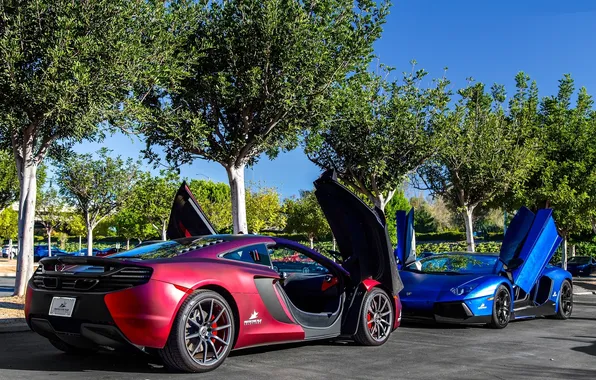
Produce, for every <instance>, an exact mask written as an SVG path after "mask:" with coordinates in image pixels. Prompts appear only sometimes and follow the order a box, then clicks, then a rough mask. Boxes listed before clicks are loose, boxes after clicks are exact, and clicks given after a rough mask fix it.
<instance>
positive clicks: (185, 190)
mask: <svg viewBox="0 0 596 380" xmlns="http://www.w3.org/2000/svg"><path fill="white" fill-rule="evenodd" d="M216 233H217V232H216V231H215V228H214V227H213V225H212V224H211V222H210V221H209V219H207V216H206V215H205V213H204V212H203V209H202V208H201V206H199V203H198V202H197V200H196V199H195V197H194V196H193V195H192V193H191V191H190V189H189V187H188V185H187V184H186V182H183V183H182V185H181V186H180V188H179V189H178V192H177V193H176V196H175V197H174V204H173V205H172V211H171V212H170V221H169V223H168V230H167V235H168V239H178V238H183V237H189V236H202V235H215V234H216Z"/></svg>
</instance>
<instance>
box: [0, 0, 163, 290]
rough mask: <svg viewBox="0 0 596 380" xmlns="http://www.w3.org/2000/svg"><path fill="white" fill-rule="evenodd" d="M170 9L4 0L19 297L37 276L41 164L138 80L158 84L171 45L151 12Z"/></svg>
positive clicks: (2, 104) (91, 128)
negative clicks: (16, 203) (16, 182)
mask: <svg viewBox="0 0 596 380" xmlns="http://www.w3.org/2000/svg"><path fill="white" fill-rule="evenodd" d="M168 9H170V8H169V7H168V5H165V4H164V3H162V2H147V1H142V0H132V1H129V0H94V1H70V0H38V1H20V0H4V1H2V2H0V146H1V147H3V148H5V149H10V150H11V151H12V152H13V154H14V159H15V161H16V171H17V174H18V180H19V194H20V195H19V197H20V198H19V249H20V255H19V261H18V265H17V278H16V284H15V294H16V295H23V294H24V292H25V287H26V284H27V281H28V280H29V278H30V277H31V275H32V274H33V225H34V214H35V203H36V189H37V184H36V171H37V168H38V166H39V165H40V164H41V163H42V161H43V160H44V159H45V158H46V156H47V155H48V154H49V153H59V152H61V151H62V150H64V149H65V148H68V147H69V146H70V145H72V144H74V143H76V142H80V141H82V140H83V139H86V138H90V137H93V136H96V132H97V131H98V129H99V127H100V126H102V125H105V122H106V121H110V120H112V121H113V117H114V116H115V115H116V114H118V113H119V112H120V111H121V109H122V107H120V104H121V103H122V102H123V101H124V100H125V99H127V98H128V97H130V94H131V91H132V90H133V87H134V83H135V82H136V81H138V80H139V78H141V77H148V78H149V79H145V80H144V81H149V80H152V81H153V82H159V79H160V77H159V76H158V75H157V74H156V72H159V71H161V70H162V69H161V68H162V65H159V64H158V63H159V62H160V59H163V58H164V57H167V56H168V55H163V54H160V53H161V52H162V50H169V49H170V46H171V45H170V44H167V43H163V41H159V42H157V43H152V42H153V41H154V40H156V39H159V38H160V37H161V36H163V35H165V33H158V32H155V29H156V27H157V26H159V25H158V24H159V22H161V20H162V19H163V18H162V17H156V16H159V14H162V13H164V12H168ZM164 30H165V29H164ZM156 47H159V48H156ZM148 52H151V53H154V54H152V55H149V54H148ZM170 74H171V75H174V73H170Z"/></svg>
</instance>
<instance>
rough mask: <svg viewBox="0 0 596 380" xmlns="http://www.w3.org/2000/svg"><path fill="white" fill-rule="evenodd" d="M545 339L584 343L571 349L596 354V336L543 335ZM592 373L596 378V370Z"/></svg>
mask: <svg viewBox="0 0 596 380" xmlns="http://www.w3.org/2000/svg"><path fill="white" fill-rule="evenodd" d="M543 339H552V340H566V341H569V342H577V343H582V344H583V345H581V346H576V347H572V348H571V349H572V350H573V351H577V352H582V353H584V354H588V355H591V356H596V337H594V336H575V337H573V338H561V337H557V338H552V337H543ZM586 340H589V341H586ZM590 340H591V341H590ZM586 344H587V346H586ZM591 373H592V378H596V370H592V372H591Z"/></svg>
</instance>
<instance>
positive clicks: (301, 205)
mask: <svg viewBox="0 0 596 380" xmlns="http://www.w3.org/2000/svg"><path fill="white" fill-rule="evenodd" d="M283 207H284V213H285V214H286V217H287V224H286V231H288V232H294V233H300V234H305V235H306V236H307V237H308V240H309V241H310V247H311V248H313V247H314V240H315V239H321V238H325V237H328V236H329V235H330V234H331V229H330V228H329V223H327V219H326V218H325V214H323V210H321V207H320V206H319V202H318V201H317V198H316V196H315V194H314V191H312V190H310V191H306V190H301V191H300V197H298V198H289V199H286V201H285V202H284V206H283Z"/></svg>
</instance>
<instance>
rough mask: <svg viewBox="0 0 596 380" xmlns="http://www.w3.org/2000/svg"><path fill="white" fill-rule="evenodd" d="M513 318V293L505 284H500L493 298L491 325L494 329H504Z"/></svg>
mask: <svg viewBox="0 0 596 380" xmlns="http://www.w3.org/2000/svg"><path fill="white" fill-rule="evenodd" d="M510 318H511V293H510V292H509V288H507V286H505V285H502V284H501V285H499V287H498V288H497V291H496V292H495V297H494V300H493V313H492V317H491V321H490V324H489V326H490V327H492V328H494V329H503V328H505V327H507V325H508V324H509V319H510Z"/></svg>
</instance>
